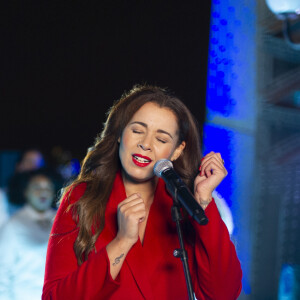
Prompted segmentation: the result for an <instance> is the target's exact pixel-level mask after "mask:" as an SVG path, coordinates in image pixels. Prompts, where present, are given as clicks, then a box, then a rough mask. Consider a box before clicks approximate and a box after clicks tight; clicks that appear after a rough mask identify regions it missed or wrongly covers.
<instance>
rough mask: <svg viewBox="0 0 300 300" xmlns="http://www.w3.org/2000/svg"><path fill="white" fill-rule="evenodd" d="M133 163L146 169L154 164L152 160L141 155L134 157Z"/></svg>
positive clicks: (134, 155)
mask: <svg viewBox="0 0 300 300" xmlns="http://www.w3.org/2000/svg"><path fill="white" fill-rule="evenodd" d="M132 160H133V162H134V163H135V164H136V165H137V166H139V167H145V166H147V165H149V164H150V163H151V162H152V159H151V158H149V157H146V156H142V155H140V154H133V155H132Z"/></svg>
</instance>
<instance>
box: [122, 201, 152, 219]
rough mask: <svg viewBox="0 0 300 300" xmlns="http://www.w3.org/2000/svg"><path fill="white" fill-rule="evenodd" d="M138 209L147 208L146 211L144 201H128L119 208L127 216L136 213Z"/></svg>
mask: <svg viewBox="0 0 300 300" xmlns="http://www.w3.org/2000/svg"><path fill="white" fill-rule="evenodd" d="M138 210H145V211H146V207H145V203H144V201H140V200H134V201H132V202H129V203H127V204H125V205H123V206H121V207H120V208H119V211H120V212H121V213H122V214H123V215H125V216H127V215H129V214H131V213H135V212H136V211H138Z"/></svg>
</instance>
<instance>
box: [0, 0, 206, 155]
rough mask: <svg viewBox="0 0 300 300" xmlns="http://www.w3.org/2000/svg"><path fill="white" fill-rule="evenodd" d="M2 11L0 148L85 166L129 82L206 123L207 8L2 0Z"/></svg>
mask: <svg viewBox="0 0 300 300" xmlns="http://www.w3.org/2000/svg"><path fill="white" fill-rule="evenodd" d="M203 3H204V4H203ZM0 13H1V18H0V19H1V21H0V22H1V26H0V27H1V28H2V29H1V42H0V43H1V46H0V47H1V48H0V50H1V86H0V87H1V118H0V128H1V139H0V140H1V142H0V143H1V144H0V150H19V149H20V150H22V149H25V148H28V147H31V146H38V147H40V148H41V149H42V150H43V151H44V152H49V151H50V150H51V148H52V147H53V146H56V145H60V146H62V147H63V148H64V149H68V150H70V151H72V153H73V154H74V155H75V156H77V157H78V158H79V159H82V157H83V155H84V154H85V152H86V149H87V148H88V147H89V146H90V145H91V144H92V143H93V141H94V138H95V136H96V135H97V133H98V132H100V131H101V129H102V123H103V122H104V120H105V112H106V111H107V110H108V108H109V107H110V106H111V105H112V103H113V101H114V100H116V99H118V98H119V97H120V96H121V95H122V93H123V92H124V90H129V89H130V88H131V87H132V86H133V85H134V84H136V83H149V84H156V85H159V86H162V87H169V88H170V89H171V90H173V91H174V92H175V94H176V95H178V96H179V97H181V98H182V99H183V100H184V102H185V103H186V105H187V106H188V107H189V108H190V109H191V110H192V112H193V113H194V115H195V116H196V118H197V119H198V120H199V123H200V124H201V123H202V122H203V120H204V115H205V93H206V75H207V57H208V38H209V17H210V1H199V0H198V1H187V2H183V1H178V2H177V1H160V2H156V1H6V2H5V1H2V3H1V4H0Z"/></svg>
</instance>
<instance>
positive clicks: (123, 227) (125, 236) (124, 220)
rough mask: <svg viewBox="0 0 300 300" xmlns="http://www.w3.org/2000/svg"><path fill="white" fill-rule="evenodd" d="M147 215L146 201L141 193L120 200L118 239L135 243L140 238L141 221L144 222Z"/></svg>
mask: <svg viewBox="0 0 300 300" xmlns="http://www.w3.org/2000/svg"><path fill="white" fill-rule="evenodd" d="M145 217H146V208H145V203H144V200H143V199H142V198H141V196H140V195H139V194H137V193H135V194H132V195H130V196H129V197H128V198H126V199H125V200H124V201H122V202H120V203H119V205H118V227H119V230H118V234H117V239H119V240H122V241H124V242H126V243H129V244H131V245H134V244H135V243H136V242H137V240H138V238H139V223H141V222H143V221H144V220H145Z"/></svg>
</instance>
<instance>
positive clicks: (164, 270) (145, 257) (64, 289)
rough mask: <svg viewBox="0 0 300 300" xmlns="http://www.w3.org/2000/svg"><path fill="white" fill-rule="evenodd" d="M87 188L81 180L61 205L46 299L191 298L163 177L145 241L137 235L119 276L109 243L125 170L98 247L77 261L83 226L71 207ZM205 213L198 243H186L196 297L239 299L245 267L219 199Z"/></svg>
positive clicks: (197, 229)
mask: <svg viewBox="0 0 300 300" xmlns="http://www.w3.org/2000/svg"><path fill="white" fill-rule="evenodd" d="M85 188H86V185H85V184H81V185H79V186H77V187H76V188H75V189H74V191H73V192H72V194H71V196H70V197H69V199H68V196H66V197H65V199H63V201H62V203H61V205H60V207H59V210H58V213H57V215H56V218H55V221H54V225H53V228H52V235H51V238H50V240H49V245H48V252H47V261H46V272H45V282H44V288H43V295H42V299H44V300H45V299H52V300H56V299H63V300H65V299H72V300H75V299H118V300H120V299H128V300H129V299H130V300H139V299H149V300H150V299H159V300H164V299H172V300H173V299H180V300H182V299H188V295H187V289H186V286H185V277H184V272H183V267H182V263H181V261H180V259H178V258H175V257H174V256H173V251H174V249H175V248H179V242H178V238H177V233H176V226H175V224H174V222H173V221H172V219H171V206H172V203H173V200H172V198H171V197H170V196H169V194H168V193H167V192H166V189H165V184H164V182H163V181H162V180H161V179H159V182H158V186H157V189H156V193H155V196H154V201H153V204H152V206H151V209H150V213H149V217H148V221H147V226H146V230H145V236H144V243H143V244H141V242H140V241H138V242H137V243H136V244H135V245H134V246H133V247H132V248H131V250H130V251H129V253H128V255H127V256H126V258H125V261H124V263H123V266H122V268H121V271H120V273H119V275H118V276H117V278H116V279H115V280H113V279H112V277H111V276H110V264H109V259H108V256H107V252H106V248H105V246H106V245H107V244H108V243H109V242H110V241H112V240H113V239H114V238H115V236H116V234H117V230H118V227H117V205H118V203H119V202H121V201H123V200H124V199H125V198H126V193H125V188H124V185H123V181H122V176H121V174H120V173H118V174H117V176H116V179H115V182H114V186H113V190H112V193H111V196H110V199H109V201H108V204H107V208H106V213H105V227H104V229H103V231H102V232H101V234H100V235H99V237H98V240H97V242H96V245H95V248H96V249H95V251H93V252H92V253H90V255H89V257H88V260H87V261H86V262H84V263H83V264H82V265H81V266H78V264H77V259H76V257H75V254H74V251H73V244H74V241H75V239H76V237H77V234H78V229H77V228H76V223H75V222H74V221H73V219H72V213H71V211H68V212H67V211H66V208H67V207H68V205H69V204H70V203H74V202H76V201H77V200H78V199H79V198H80V197H81V196H82V195H83V194H84V191H85ZM205 213H206V215H207V217H208V219H209V223H208V224H207V225H204V226H200V225H198V224H197V223H196V222H194V221H192V224H193V227H194V229H195V235H196V236H195V245H194V246H193V245H191V244H189V243H186V249H187V252H188V257H189V265H190V271H191V277H192V281H193V287H194V291H195V294H196V297H197V299H198V300H200V299H222V300H226V299H228V300H233V299H236V298H237V297H238V295H239V293H240V290H241V277H242V272H241V268H240V263H239V260H238V258H237V256H236V252H235V248H234V245H233V244H232V243H231V241H230V238H229V234H228V231H227V228H226V226H225V225H224V223H223V221H222V220H221V218H220V215H219V212H218V210H217V207H216V205H215V203H214V202H211V203H210V204H209V206H208V207H207V208H206V210H205Z"/></svg>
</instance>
